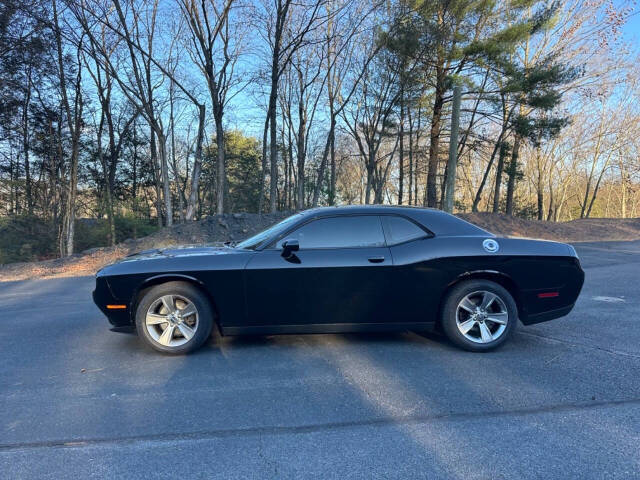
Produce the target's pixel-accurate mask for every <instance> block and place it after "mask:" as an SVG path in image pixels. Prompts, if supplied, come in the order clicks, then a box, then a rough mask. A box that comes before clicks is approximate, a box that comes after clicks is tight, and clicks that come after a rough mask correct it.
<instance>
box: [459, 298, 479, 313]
mask: <svg viewBox="0 0 640 480" xmlns="http://www.w3.org/2000/svg"><path fill="white" fill-rule="evenodd" d="M460 308H462V309H463V310H466V311H467V312H469V313H474V312H475V311H476V308H477V305H476V304H474V303H473V302H472V301H471V300H469V296H468V295H467V296H466V297H464V299H463V300H462V301H461V302H460Z"/></svg>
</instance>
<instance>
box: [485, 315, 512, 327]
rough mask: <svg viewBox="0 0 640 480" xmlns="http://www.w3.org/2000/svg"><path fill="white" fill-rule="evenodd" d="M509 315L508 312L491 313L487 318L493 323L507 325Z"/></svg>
mask: <svg viewBox="0 0 640 480" xmlns="http://www.w3.org/2000/svg"><path fill="white" fill-rule="evenodd" d="M508 317H509V315H508V314H507V313H506V312H499V313H490V314H489V315H488V316H487V320H489V321H490V322H493V323H499V324H500V325H506V324H507V318H508Z"/></svg>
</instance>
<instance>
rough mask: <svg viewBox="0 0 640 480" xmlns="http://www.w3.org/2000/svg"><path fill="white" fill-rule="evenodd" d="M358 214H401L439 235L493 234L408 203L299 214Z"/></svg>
mask: <svg viewBox="0 0 640 480" xmlns="http://www.w3.org/2000/svg"><path fill="white" fill-rule="evenodd" d="M358 214H385V215H401V216H404V217H408V218H410V219H412V220H414V221H415V222H417V223H419V224H421V225H422V226H424V227H426V228H427V229H428V230H430V231H431V232H433V233H434V234H435V235H440V236H445V235H446V236H456V235H465V236H493V235H492V234H491V233H489V232H487V231H486V230H483V229H482V228H480V227H478V226H476V225H473V224H472V223H469V222H467V221H465V220H463V219H461V218H458V217H456V216H455V215H451V214H450V213H447V212H444V211H442V210H437V209H435V208H426V207H414V206H408V205H407V206H404V205H403V206H399V205H344V206H335V207H318V208H311V209H309V210H304V211H302V212H300V215H301V216H303V217H306V218H310V217H324V216H337V215H358Z"/></svg>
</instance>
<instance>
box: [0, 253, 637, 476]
mask: <svg viewBox="0 0 640 480" xmlns="http://www.w3.org/2000/svg"><path fill="white" fill-rule="evenodd" d="M576 249H577V250H578V254H579V255H580V257H581V261H582V262H583V267H584V269H585V272H586V281H585V286H584V289H583V292H582V294H581V297H580V299H579V301H578V304H577V305H576V307H575V309H574V310H573V312H572V313H571V314H570V315H569V316H568V317H565V318H562V319H558V320H555V321H552V322H549V323H543V324H539V325H535V326H531V327H523V326H520V328H519V330H518V332H517V333H516V335H514V337H512V339H511V341H510V342H508V343H507V344H506V345H505V346H504V347H503V348H501V349H499V350H497V351H495V352H491V353H487V354H473V353H467V352H463V351H460V350H458V349H456V348H454V347H453V346H452V345H451V344H449V343H448V342H447V341H446V340H445V339H444V338H441V337H439V336H437V335H435V334H428V335H422V334H416V333H412V332H406V333H400V334H358V335H355V334H353V335H352V334H348V335H291V336H269V337H239V338H230V337H229V338H228V337H225V338H219V337H216V338H212V340H211V341H210V342H209V344H207V345H206V346H205V348H203V349H202V350H200V351H199V352H197V353H195V354H193V355H190V356H185V357H166V356H162V355H159V354H157V353H154V352H153V351H151V350H148V349H146V348H144V347H143V346H142V344H140V343H139V340H138V339H137V338H136V336H134V335H125V334H116V333H111V332H109V330H108V324H107V321H106V319H104V318H103V317H102V315H101V313H100V312H99V310H98V309H97V308H96V307H95V306H94V305H93V303H92V301H91V291H92V289H93V278H92V277H77V278H59V279H48V280H29V281H23V282H11V283H0V311H1V312H2V315H1V316H0V363H1V365H2V369H1V370H0V408H1V411H2V416H1V417H0V472H2V473H1V474H0V477H2V478H55V479H60V478H87V477H92V476H94V477H101V478H103V477H108V478H122V477H139V478H155V477H175V476H188V477H203V478H212V477H220V478H234V477H236V478H300V477H316V478H438V477H446V478H460V479H469V478H552V477H564V478H625V479H626V478H640V241H636V242H603V243H591V244H577V245H576Z"/></svg>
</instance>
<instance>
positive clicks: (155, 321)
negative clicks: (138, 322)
mask: <svg viewBox="0 0 640 480" xmlns="http://www.w3.org/2000/svg"><path fill="white" fill-rule="evenodd" d="M146 321H147V325H161V324H163V323H169V320H167V316H166V315H161V314H159V313H147V319H146Z"/></svg>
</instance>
